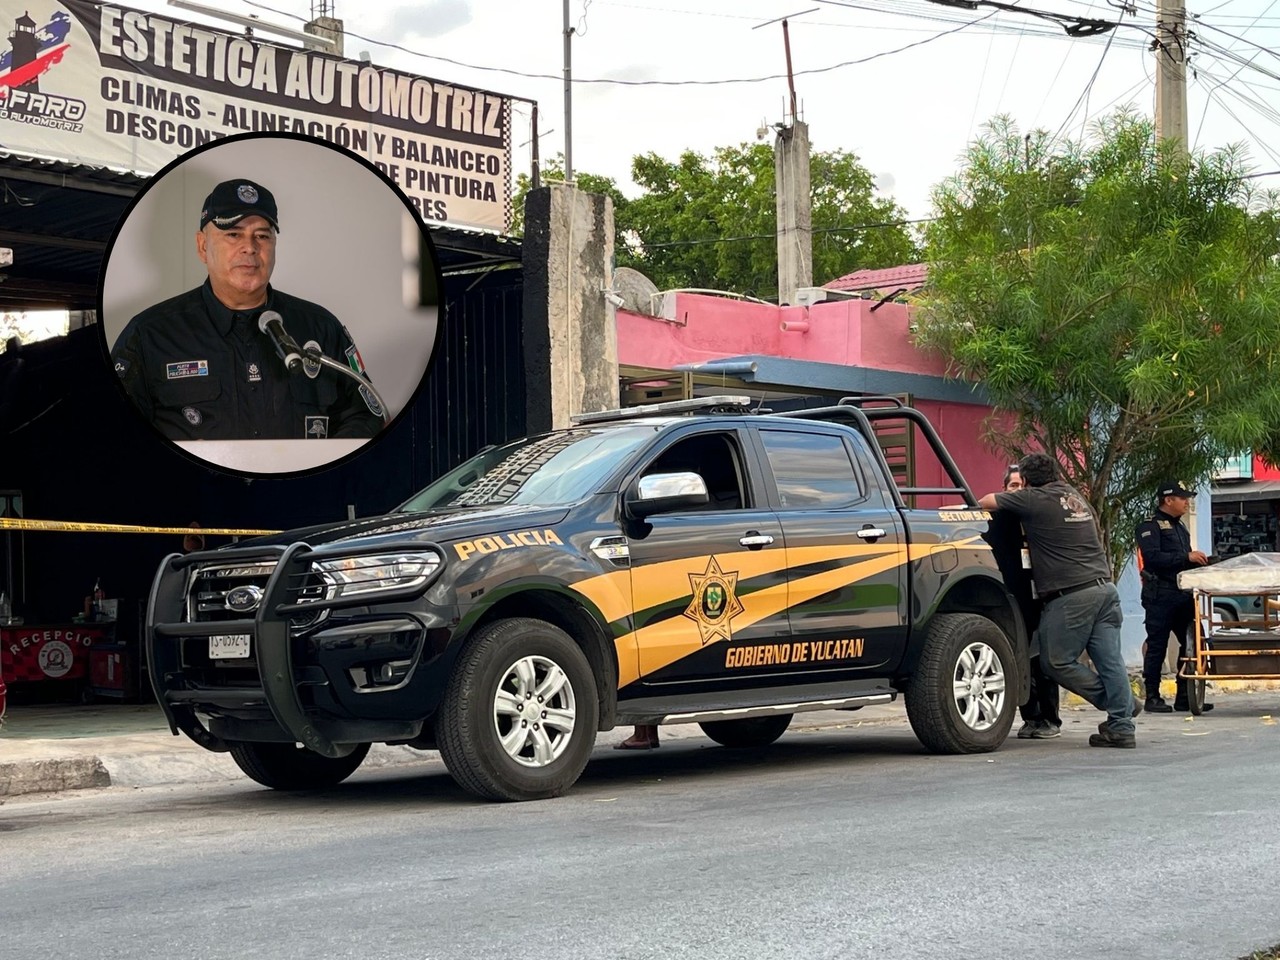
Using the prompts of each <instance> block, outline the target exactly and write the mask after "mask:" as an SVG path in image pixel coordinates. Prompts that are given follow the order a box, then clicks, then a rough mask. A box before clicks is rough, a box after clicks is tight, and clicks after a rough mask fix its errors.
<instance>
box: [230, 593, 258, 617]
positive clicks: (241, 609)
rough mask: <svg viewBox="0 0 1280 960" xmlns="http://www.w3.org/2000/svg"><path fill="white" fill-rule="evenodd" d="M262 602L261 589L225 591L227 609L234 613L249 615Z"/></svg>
mask: <svg viewBox="0 0 1280 960" xmlns="http://www.w3.org/2000/svg"><path fill="white" fill-rule="evenodd" d="M261 602H262V588H261V587H236V588H235V589H234V590H228V591H227V609H228V610H234V611H235V612H236V613H250V612H252V611H254V610H257V609H258V604H260V603H261Z"/></svg>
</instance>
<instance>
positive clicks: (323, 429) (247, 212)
mask: <svg viewBox="0 0 1280 960" xmlns="http://www.w3.org/2000/svg"><path fill="white" fill-rule="evenodd" d="M279 229H280V227H279V218H278V214H277V211H276V201H275V197H273V196H272V195H271V191H270V190H268V189H267V188H266V187H263V186H262V185H260V184H257V183H254V182H253V181H251V180H245V179H238V180H227V181H225V182H223V183H220V184H218V185H217V186H216V187H214V188H213V192H212V193H210V194H209V196H208V197H207V198H206V199H205V202H204V209H203V210H202V211H201V213H200V228H199V230H198V231H197V232H196V253H197V254H198V255H199V256H200V260H201V261H202V262H203V263H204V265H205V267H206V268H207V269H208V271H209V278H208V279H207V280H206V281H205V283H204V284H203V286H201V287H198V288H196V289H195V290H189V291H187V292H186V293H183V294H179V295H178V296H176V297H172V298H171V299H169V300H165V301H164V302H163V303H159V304H156V305H155V306H153V307H149V308H148V309H146V310H144V311H142V313H140V314H138V315H137V316H136V317H134V318H133V319H132V320H131V321H129V324H128V326H126V327H125V329H124V331H123V332H122V333H121V334H120V338H119V339H118V340H117V341H116V345H115V348H114V349H113V350H112V351H111V360H112V362H113V364H114V365H115V369H116V373H117V374H119V376H120V379H121V380H122V381H124V386H125V390H126V392H127V393H128V394H129V397H130V399H132V400H133V402H134V403H135V404H136V405H137V406H138V409H139V410H140V411H142V413H143V415H144V416H145V417H147V418H148V419H149V420H150V421H151V422H152V423H153V424H155V426H156V427H157V428H158V429H159V430H160V432H161V433H163V434H164V435H165V436H166V437H168V438H169V439H171V440H259V439H299V440H302V439H324V438H327V437H355V438H364V437H371V436H373V435H374V434H375V433H377V431H378V430H379V429H381V427H382V423H383V417H382V412H383V411H382V407H381V405H380V404H379V403H378V400H377V398H376V396H375V395H374V393H373V392H372V390H370V389H369V388H367V387H362V386H360V385H359V384H357V383H356V381H355V380H354V379H352V378H349V377H344V376H342V375H341V374H340V373H337V372H335V371H334V370H332V369H329V368H326V367H323V366H322V365H321V364H319V363H315V362H312V361H307V362H306V363H303V364H296V365H295V367H294V369H293V370H292V371H291V370H289V369H287V368H286V367H285V365H284V362H283V360H282V359H281V357H280V356H279V355H278V353H277V351H276V349H275V347H274V346H273V344H272V341H271V339H270V338H269V337H268V336H267V334H265V333H263V332H262V331H261V330H260V329H259V327H258V319H259V317H260V316H261V315H262V314H263V313H264V312H265V311H268V310H272V311H275V312H277V313H279V314H280V315H281V317H282V318H283V324H284V326H285V328H286V329H287V331H288V333H289V335H290V336H292V337H293V339H294V340H296V341H297V342H298V343H299V344H307V343H309V342H314V344H315V345H316V346H317V347H318V348H319V349H320V350H321V351H322V352H323V353H324V354H325V355H326V356H327V357H329V358H330V359H333V360H336V361H337V362H339V363H346V364H348V365H349V366H350V367H351V368H352V369H353V370H354V371H355V372H356V373H358V374H360V375H361V376H362V377H364V378H365V379H368V375H367V374H366V373H365V371H364V364H363V362H362V361H361V359H360V353H359V351H358V350H357V349H356V345H355V343H354V342H353V341H352V339H351V335H350V334H349V333H348V332H347V329H346V327H344V326H343V325H342V324H341V323H340V322H339V321H338V319H337V318H336V317H335V316H334V315H333V314H332V313H330V312H329V311H328V310H326V309H325V308H324V307H321V306H319V305H317V304H314V303H309V302H308V301H306V300H300V299H298V298H297V297H292V296H289V295H288V294H286V293H282V292H280V291H279V290H276V289H274V288H273V287H272V286H271V285H270V280H271V273H272V271H273V270H274V269H275V263H276V235H277V233H278V232H279Z"/></svg>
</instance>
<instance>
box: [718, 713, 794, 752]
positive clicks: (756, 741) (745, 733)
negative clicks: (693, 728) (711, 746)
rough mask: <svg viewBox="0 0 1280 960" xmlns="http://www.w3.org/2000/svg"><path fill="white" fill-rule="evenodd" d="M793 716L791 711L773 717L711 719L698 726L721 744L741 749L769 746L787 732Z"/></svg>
mask: <svg viewBox="0 0 1280 960" xmlns="http://www.w3.org/2000/svg"><path fill="white" fill-rule="evenodd" d="M793 716H794V714H790V713H779V714H775V715H774V716H771V717H747V718H746V719H744V720H710V721H708V722H707V723H700V724H698V726H700V727H701V728H702V732H703V733H705V734H706V735H707V736H708V737H710V738H711V739H712V740H714V741H715V742H716V743H718V744H720V746H722V747H732V748H733V749H735V750H740V749H745V748H748V747H767V746H768V745H769V744H771V743H773V741H775V740H777V739H778V738H779V737H780V736H782V735H783V734H784V733H786V732H787V727H789V726H791V718H792V717H793Z"/></svg>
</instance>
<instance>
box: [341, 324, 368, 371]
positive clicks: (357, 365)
mask: <svg viewBox="0 0 1280 960" xmlns="http://www.w3.org/2000/svg"><path fill="white" fill-rule="evenodd" d="M343 329H344V330H345V329H346V327H343ZM342 354H343V356H345V357H346V358H347V363H348V364H350V365H351V369H352V370H354V371H355V372H356V373H358V374H360V376H362V377H363V376H364V375H365V372H364V360H363V359H362V358H361V357H360V351H359V350H357V349H356V345H355V344H354V343H353V344H351V346H349V347H347V349H345V350H343V351H342Z"/></svg>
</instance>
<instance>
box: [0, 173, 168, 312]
mask: <svg viewBox="0 0 1280 960" xmlns="http://www.w3.org/2000/svg"><path fill="white" fill-rule="evenodd" d="M144 183H146V177H143V176H140V175H138V174H134V173H128V172H125V171H120V170H112V169H110V168H108V167H95V166H88V165H85V164H78V163H71V162H69V161H65V160H51V159H46V158H41V157H33V156H26V155H22V154H17V153H12V152H8V151H0V246H4V247H9V248H10V249H12V250H13V264H12V266H8V267H0V310H24V309H27V310H30V309H52V308H59V307H62V308H66V309H69V310H92V309H96V306H97V300H98V271H99V269H100V267H101V263H102V257H103V254H104V253H105V252H106V249H107V242H108V241H109V240H110V239H111V234H112V233H113V232H114V231H115V227H116V223H117V222H119V220H120V217H121V216H122V215H123V213H124V211H125V208H126V207H128V205H129V202H130V201H131V200H132V199H133V197H134V195H135V194H136V193H137V192H138V191H139V190H140V189H141V188H142V185H143V184H144Z"/></svg>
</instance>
